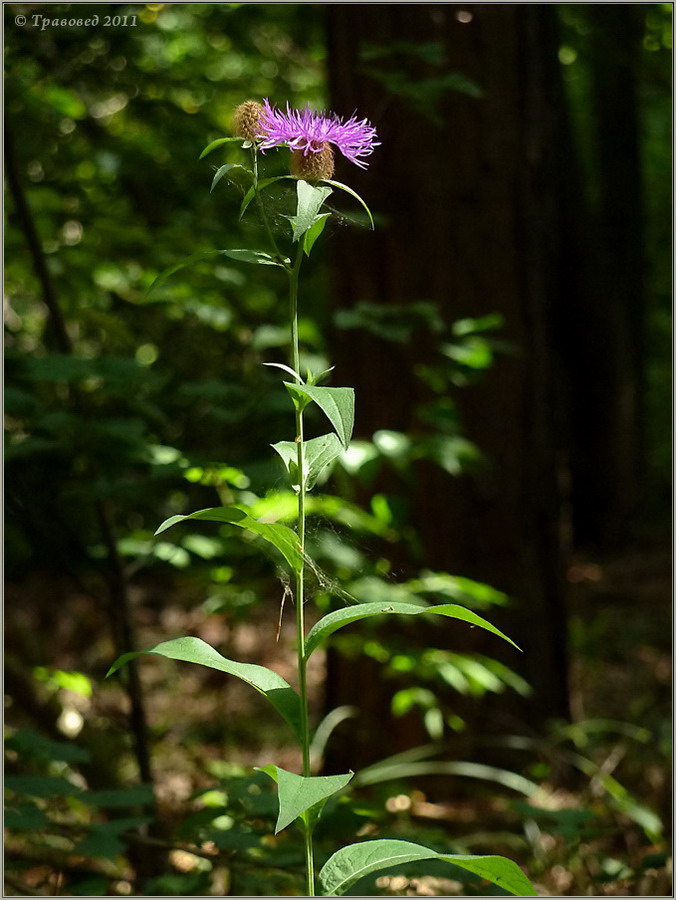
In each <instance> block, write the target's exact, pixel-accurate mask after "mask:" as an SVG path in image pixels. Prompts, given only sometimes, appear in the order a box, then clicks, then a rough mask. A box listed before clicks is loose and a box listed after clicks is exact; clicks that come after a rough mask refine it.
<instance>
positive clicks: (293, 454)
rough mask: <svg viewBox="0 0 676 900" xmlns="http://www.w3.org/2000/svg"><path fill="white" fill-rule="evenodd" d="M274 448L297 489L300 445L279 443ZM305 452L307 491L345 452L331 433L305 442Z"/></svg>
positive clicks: (292, 442)
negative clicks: (327, 467)
mask: <svg viewBox="0 0 676 900" xmlns="http://www.w3.org/2000/svg"><path fill="white" fill-rule="evenodd" d="M272 448H273V450H275V451H276V452H277V453H279V455H280V456H281V458H282V460H283V461H284V465H285V466H286V469H287V471H288V473H289V475H290V477H291V483H292V485H293V486H294V487H297V486H298V482H299V478H298V465H297V462H298V444H297V443H296V442H295V441H279V442H278V443H277V444H272ZM303 450H304V464H305V465H304V468H305V487H306V489H307V490H312V488H313V487H314V486H315V484H316V483H317V478H318V477H319V476H320V475H321V473H322V472H323V470H324V469H325V468H326V466H328V465H330V464H331V463H332V462H333V460H334V459H337V457H339V456H340V454H341V453H342V452H343V445H342V444H341V442H340V440H339V439H338V437H337V436H336V435H335V434H334V433H333V432H331V433H330V434H323V435H322V436H321V437H317V438H312V440H309V441H304V443H303Z"/></svg>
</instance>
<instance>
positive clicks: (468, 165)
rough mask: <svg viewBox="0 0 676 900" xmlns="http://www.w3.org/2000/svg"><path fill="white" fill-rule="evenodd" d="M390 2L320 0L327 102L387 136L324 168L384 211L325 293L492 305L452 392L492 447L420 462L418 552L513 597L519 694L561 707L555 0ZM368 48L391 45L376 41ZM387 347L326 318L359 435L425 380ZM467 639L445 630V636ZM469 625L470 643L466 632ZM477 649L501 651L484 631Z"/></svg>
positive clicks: (340, 297)
mask: <svg viewBox="0 0 676 900" xmlns="http://www.w3.org/2000/svg"><path fill="white" fill-rule="evenodd" d="M386 9H387V13H386V14H385V15H384V14H383V8H382V7H378V6H356V5H350V4H334V5H332V6H331V7H330V8H329V25H330V73H331V78H332V81H331V87H332V94H333V103H332V106H333V108H334V109H336V110H338V111H340V112H342V113H344V112H351V111H352V110H353V109H355V108H356V109H358V110H359V114H360V115H366V116H368V117H369V118H370V119H371V121H372V122H373V123H374V124H375V125H376V126H377V128H378V134H379V137H380V139H381V141H382V146H381V147H380V148H378V149H377V150H376V152H375V153H374V155H373V157H372V164H371V166H370V168H369V170H368V172H366V173H356V172H350V174H349V176H348V175H347V174H345V175H343V174H342V173H340V172H339V173H338V175H337V176H336V177H337V178H339V180H348V178H349V183H350V184H351V185H352V186H353V187H354V188H355V189H356V190H357V191H359V192H360V193H363V195H364V196H365V197H367V199H368V201H369V203H370V205H371V206H372V208H373V209H375V210H376V211H377V212H378V213H379V214H380V216H381V217H382V218H383V219H384V220H385V223H386V224H385V225H384V226H383V225H381V226H380V227H379V228H378V230H377V231H376V233H375V235H373V236H367V237H365V236H364V234H363V233H358V234H351V233H344V234H343V235H341V238H340V242H339V246H337V247H336V249H337V255H336V259H337V261H338V265H336V267H335V272H334V279H335V280H334V285H335V300H336V304H337V305H340V306H346V305H347V306H349V305H352V304H354V303H357V302H361V301H369V302H373V303H381V304H392V303H411V302H413V301H419V300H433V301H434V302H435V303H436V304H437V305H438V307H439V309H440V310H441V312H442V314H443V316H444V318H445V320H446V321H447V322H453V321H455V320H457V319H460V318H463V317H466V316H470V317H480V316H484V315H487V314H490V313H494V312H499V313H501V314H502V316H503V317H504V322H505V327H504V331H503V336H504V338H505V340H507V341H509V343H510V345H511V347H512V351H511V352H510V353H509V355H504V356H502V357H500V358H498V360H497V362H496V364H495V365H494V367H493V368H492V369H491V370H490V371H489V372H488V373H487V375H486V377H485V378H484V379H483V381H482V382H481V383H479V384H477V385H474V386H471V387H466V388H463V389H461V390H459V391H458V392H457V394H456V396H455V397H454V399H455V402H456V403H457V407H458V410H459V412H460V416H461V420H462V422H463V424H464V430H465V434H466V436H467V437H468V438H469V439H470V440H472V441H474V442H475V443H476V444H477V445H478V446H479V448H480V449H481V450H482V451H483V452H484V453H485V454H486V456H487V458H488V465H487V466H486V467H485V468H484V470H483V471H482V472H480V473H477V474H475V475H473V476H471V477H470V476H468V475H465V476H464V477H460V478H452V477H451V476H449V475H448V474H446V473H445V472H443V471H442V470H441V469H439V468H438V467H436V466H433V465H432V464H424V465H420V466H419V468H418V470H417V471H416V473H415V476H416V477H415V486H414V490H412V491H411V494H410V496H409V498H408V499H409V501H410V502H411V503H412V505H413V508H414V516H415V525H416V526H417V528H418V529H419V531H420V533H421V535H422V540H423V544H424V547H425V549H426V558H425V561H424V562H425V566H426V567H428V568H432V569H442V570H445V571H450V572H452V573H454V574H461V575H466V576H469V577H472V578H476V579H478V580H481V581H484V582H487V583H489V584H491V585H493V586H494V587H496V588H499V589H501V590H503V591H505V592H507V593H508V594H509V595H510V596H511V597H513V598H514V607H513V610H512V613H511V616H510V618H508V619H507V620H506V621H505V622H504V623H500V624H505V626H506V628H507V629H508V632H509V633H510V634H511V636H512V637H513V638H514V639H515V640H516V642H517V643H518V644H519V645H520V646H521V647H522V648H523V650H524V655H523V657H520V656H519V657H517V656H516V654H514V656H505V655H504V654H503V655H502V658H504V659H505V661H506V662H507V663H508V664H509V665H512V666H513V667H515V668H517V670H519V671H521V672H522V673H523V674H524V675H525V676H526V677H527V678H528V679H529V680H530V682H531V683H532V685H533V688H534V692H535V693H534V697H533V698H532V701H531V702H530V704H529V706H528V710H527V712H526V711H525V710H523V709H521V710H520V711H518V712H519V715H520V716H526V715H527V717H528V721H529V725H539V724H541V723H543V722H544V721H545V719H547V718H550V717H554V716H560V717H566V716H567V714H568V693H567V675H566V651H565V628H566V617H565V609H564V608H565V586H564V579H563V570H564V548H563V537H562V534H563V513H562V510H563V501H562V482H563V480H564V479H562V472H563V468H562V466H563V463H564V459H563V457H562V453H561V447H562V443H563V437H562V435H563V432H564V424H565V420H564V417H563V410H562V406H563V392H562V390H561V372H560V346H559V345H560V340H561V337H560V334H559V324H560V323H559V317H560V309H561V306H562V304H564V303H565V302H566V299H567V293H568V291H569V290H570V285H571V274H570V273H571V270H573V269H574V266H571V261H570V259H567V258H566V254H570V253H571V252H575V248H574V247H573V246H572V245H570V246H569V245H567V243H566V241H567V236H566V224H567V223H566V218H565V213H566V210H565V208H564V204H563V202H562V196H563V195H564V194H565V192H566V190H568V189H569V186H568V185H567V184H566V179H567V178H568V177H569V176H570V173H571V172H572V171H573V170H572V169H571V168H570V160H569V159H568V157H567V148H568V142H567V132H566V122H565V117H564V115H563V111H562V110H563V95H562V87H561V81H560V77H559V72H558V59H557V49H558V48H557V40H556V27H555V11H554V9H552V8H550V7H547V6H545V5H537V4H536V5H534V6H533V5H531V6H524V7H519V6H517V5H511V4H510V5H497V6H496V5H487V6H483V5H478V6H473V5H471V6H466V7H462V8H460V7H457V6H445V5H428V4H425V5H416V6H413V5H411V4H402V5H390V6H387V7H386ZM468 19H469V21H468ZM374 48H375V49H374ZM377 48H382V49H383V50H387V49H388V48H389V49H390V51H391V50H392V49H393V48H401V49H400V50H398V51H397V52H398V55H397V56H393V55H392V54H390V55H389V56H387V55H385V56H383V55H379V54H378V50H377ZM374 69H378V70H379V71H378V72H375V73H374V71H373V70H374ZM402 69H403V76H404V77H403V78H402ZM369 70H370V72H369ZM449 73H458V74H459V75H461V76H463V77H464V79H465V81H464V82H463V81H462V79H461V78H456V79H455V84H456V85H458V86H460V87H463V85H464V86H465V91H466V92H460V91H458V90H446V91H444V92H443V93H441V94H440V95H439V96H438V97H436V102H435V103H434V104H431V103H430V99H431V98H433V97H434V91H435V90H436V87H435V85H437V86H438V85H439V84H440V81H439V79H440V78H443V77H444V76H448V75H449ZM472 83H473V84H476V85H477V86H478V87H479V88H480V89H481V96H475V94H476V91H474V89H473V87H472ZM388 85H392V86H393V88H394V89H393V90H389V89H388ZM400 89H401V90H400ZM399 90H400V92H399V93H397V91H399ZM336 244H338V242H336ZM334 246H335V245H334ZM338 254H339V255H338ZM345 260H347V261H348V263H349V264H347V265H346V264H345ZM392 347H393V345H391V344H384V343H382V342H379V341H377V340H374V339H373V338H372V337H370V336H369V335H368V334H366V333H361V334H356V333H355V332H354V331H349V332H346V333H342V334H341V332H337V333H336V335H335V341H334V355H335V357H336V362H337V364H338V371H339V372H340V373H341V383H345V384H352V385H354V386H355V388H356V391H357V429H358V432H359V434H360V435H361V436H364V437H368V436H370V435H371V434H372V433H373V431H374V430H376V429H378V428H394V429H401V430H406V429H407V428H408V427H409V426H410V424H411V421H412V412H413V409H414V406H415V404H416V403H417V402H418V401H419V400H420V399H421V387H420V384H419V382H418V381H417V380H416V379H415V377H414V375H413V373H412V365H411V363H412V360H414V359H419V358H420V356H421V353H422V354H423V355H424V348H422V349H421V348H420V347H415V346H409V347H406V348H404V349H403V350H397V351H396V353H395V352H393V350H392ZM493 618H495V616H493ZM463 639H464V638H463V636H462V635H461V633H460V631H459V630H454V632H453V640H454V641H455V642H456V643H455V645H454V646H455V648H457V647H458V644H457V641H458V640H463ZM471 640H472V644H473V645H475V642H476V636H475V634H474V633H472V638H471ZM461 649H462V648H461ZM482 649H484V650H485V651H486V652H488V653H489V654H491V655H498V654H500V652H501V651H500V649H497V650H496V647H495V643H492V644H491V645H490V647H489V646H488V645H486V646H485V647H483V648H482ZM376 691H379V692H380V693H382V687H379V686H378V682H375V683H374V682H373V681H371V682H370V691H369V693H370V700H369V704H370V705H372V706H377V703H375V701H374V697H373V694H374V692H376ZM362 694H363V681H362V679H361V678H360V676H359V674H358V672H356V670H355V666H354V663H352V662H351V663H350V664H349V665H348V664H347V663H345V662H344V661H342V660H340V659H339V658H338V657H336V656H335V655H331V657H330V660H329V671H328V698H327V699H328V703H329V705H331V706H333V705H337V704H338V703H351V704H354V705H356V706H358V707H359V706H360V703H361V697H362ZM501 707H504V698H503V699H502V700H501ZM381 717H382V706H381ZM502 724H503V725H504V724H505V723H504V722H503V723H502ZM511 724H512V725H513V726H514V727H518V726H517V723H516V722H514V721H512V723H511ZM381 726H382V718H381ZM392 727H393V729H396V723H393V726H392ZM370 739H371V742H372V744H373V743H375V744H376V745H378V746H377V750H374V748H373V746H371V748H370V750H369V756H371V755H376V756H377V755H386V754H387V752H388V751H389V752H391V750H392V747H393V746H395V745H398V744H399V743H401V742H398V741H397V740H396V738H395V736H394V732H393V730H391V729H390V728H387V729H386V728H384V727H380V728H378V729H374V730H373V731H372V732H371V736H370ZM349 749H350V753H351V754H352V755H351V757H350V760H349V764H351V765H355V764H360V762H361V760H359V759H357V760H355V758H354V752H355V751H356V750H359V747H358V746H355V744H354V742H351V744H350V748H349ZM377 751H381V752H380V753H379V752H377ZM334 759H335V758H334ZM346 761H348V759H347V758H346ZM335 764H336V765H338V761H336V763H335Z"/></svg>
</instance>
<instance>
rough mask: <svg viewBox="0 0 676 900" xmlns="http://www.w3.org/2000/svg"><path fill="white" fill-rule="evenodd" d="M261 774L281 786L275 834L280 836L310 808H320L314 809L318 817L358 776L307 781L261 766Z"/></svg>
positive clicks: (319, 778) (333, 776) (306, 779)
mask: <svg viewBox="0 0 676 900" xmlns="http://www.w3.org/2000/svg"><path fill="white" fill-rule="evenodd" d="M258 771H259V772H265V774H266V775H269V776H270V778H272V780H273V781H275V782H277V789H278V795H279V815H278V817H277V825H276V826H275V834H279V832H280V831H281V830H282V829H283V828H286V826H287V825H290V824H291V822H293V821H294V820H295V819H297V818H298V817H299V816H301V815H302V814H303V813H304V812H305V811H306V810H308V809H310V808H313V807H318V809H317V810H314V809H313V812H316V814H317V817H318V815H319V812H320V811H321V807H322V806H323V805H324V804H325V803H326V801H327V800H328V798H329V797H331V796H332V795H333V794H335V793H337V792H338V791H340V790H342V788H344V787H345V785H346V784H347V783H348V782H349V781H350V780H351V779H352V778H353V776H354V772H349V773H348V774H347V775H322V776H317V777H314V776H313V777H309V778H305V777H304V776H302V775H295V774H294V773H293V772H287V771H286V769H280V768H279V766H261V767H260V768H259V769H258Z"/></svg>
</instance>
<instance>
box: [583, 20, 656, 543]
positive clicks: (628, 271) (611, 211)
mask: <svg viewBox="0 0 676 900" xmlns="http://www.w3.org/2000/svg"><path fill="white" fill-rule="evenodd" d="M585 15H586V17H587V19H588V22H589V25H590V29H591V30H590V36H589V46H588V54H589V66H590V76H591V78H590V99H591V118H590V124H591V125H592V126H593V130H592V131H591V141H592V144H593V147H592V155H593V157H594V163H593V165H594V171H593V176H592V177H590V179H589V180H590V183H591V184H592V185H593V187H592V192H591V193H592V197H591V200H592V203H593V206H594V227H593V229H592V231H591V232H590V240H589V245H588V261H587V265H588V272H587V279H588V290H587V291H586V292H583V293H581V294H577V295H574V296H572V297H571V311H572V314H573V315H574V317H575V319H576V321H577V326H578V329H577V341H576V342H575V344H572V343H571V345H570V348H569V349H570V351H571V355H570V358H569V366H570V375H571V384H572V392H573V399H572V403H571V409H572V412H573V419H572V427H573V431H572V456H571V470H572V487H573V510H574V527H575V536H576V541H577V542H579V543H582V544H587V545H592V546H596V547H604V548H610V547H617V546H618V545H621V544H622V542H623V541H624V540H626V538H627V526H628V519H629V514H630V513H631V512H632V511H633V509H634V508H635V506H636V502H637V500H638V499H639V497H638V494H639V491H640V484H641V473H642V461H643V460H642V457H643V453H642V447H641V435H642V431H643V381H644V379H643V358H644V352H643V343H644V331H645V323H644V309H645V304H644V296H643V278H644V260H643V247H642V229H643V222H642V214H643V210H642V205H643V203H642V188H641V181H642V179H641V167H640V157H639V126H638V103H637V96H636V91H637V87H636V65H637V61H638V53H639V52H640V49H641V38H642V35H643V16H644V12H643V10H641V9H639V8H638V7H637V5H636V4H627V5H626V6H621V7H620V6H614V5H612V6H610V7H605V6H604V5H603V4H601V5H598V6H597V5H594V4H590V5H589V6H588V7H587V9H586V13H585Z"/></svg>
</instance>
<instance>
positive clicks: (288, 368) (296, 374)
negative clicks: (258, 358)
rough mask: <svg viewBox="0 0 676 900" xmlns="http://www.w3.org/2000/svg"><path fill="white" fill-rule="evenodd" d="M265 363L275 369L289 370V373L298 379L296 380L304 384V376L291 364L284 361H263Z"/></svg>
mask: <svg viewBox="0 0 676 900" xmlns="http://www.w3.org/2000/svg"><path fill="white" fill-rule="evenodd" d="M263 365H264V366H272V367H274V368H275V369H281V370H282V372H287V373H288V374H289V375H292V376H293V377H294V378H295V379H296V381H298V383H299V384H303V379H302V377H301V376H300V375H299V374H298V372H296V371H295V369H292V368H291V366H286V365H284V363H274V362H272V363H263Z"/></svg>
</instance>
